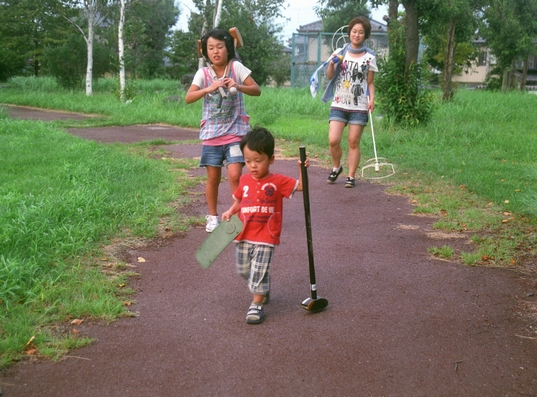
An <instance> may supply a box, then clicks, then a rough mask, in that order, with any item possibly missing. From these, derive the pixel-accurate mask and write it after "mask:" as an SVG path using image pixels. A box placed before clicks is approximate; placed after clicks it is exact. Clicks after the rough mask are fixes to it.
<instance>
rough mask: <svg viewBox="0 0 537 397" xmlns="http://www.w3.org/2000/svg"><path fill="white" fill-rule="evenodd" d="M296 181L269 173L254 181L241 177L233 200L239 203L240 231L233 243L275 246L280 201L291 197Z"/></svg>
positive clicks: (279, 226) (279, 229)
mask: <svg viewBox="0 0 537 397" xmlns="http://www.w3.org/2000/svg"><path fill="white" fill-rule="evenodd" d="M297 187H298V180H296V179H294V178H291V177H288V176H285V175H280V174H269V176H267V177H266V178H263V179H259V180H258V179H255V178H253V177H252V175H250V174H244V175H242V176H241V179H240V183H239V187H238V188H237V190H236V191H235V193H234V194H233V198H234V199H236V200H238V201H240V203H241V209H240V213H239V217H240V218H241V220H242V222H243V223H244V229H243V230H242V232H241V234H239V235H238V236H237V238H236V239H235V241H248V242H250V243H253V244H263V245H270V246H276V245H278V244H280V234H281V231H282V216H283V198H284V197H285V198H291V197H292V196H293V193H294V192H295V190H296V188H297Z"/></svg>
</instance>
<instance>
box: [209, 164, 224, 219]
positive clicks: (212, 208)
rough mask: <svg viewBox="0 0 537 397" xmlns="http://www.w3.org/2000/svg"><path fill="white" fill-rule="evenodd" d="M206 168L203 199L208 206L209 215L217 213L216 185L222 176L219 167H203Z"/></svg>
mask: <svg viewBox="0 0 537 397" xmlns="http://www.w3.org/2000/svg"><path fill="white" fill-rule="evenodd" d="M205 168H206V169H207V184H206V185H205V199H206V200H207V207H208V208H209V215H218V209H217V203H218V187H219V185H220V179H221V177H222V168H221V167H211V166H207V167H205Z"/></svg>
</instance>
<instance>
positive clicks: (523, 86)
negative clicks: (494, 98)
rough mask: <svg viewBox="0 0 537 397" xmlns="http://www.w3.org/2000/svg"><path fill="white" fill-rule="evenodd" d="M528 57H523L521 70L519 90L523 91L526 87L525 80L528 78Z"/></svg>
mask: <svg viewBox="0 0 537 397" xmlns="http://www.w3.org/2000/svg"><path fill="white" fill-rule="evenodd" d="M528 61H529V59H528V58H526V59H524V71H523V72H522V80H521V81H520V91H524V90H525V89H526V81H527V79H528V63H529V62H528Z"/></svg>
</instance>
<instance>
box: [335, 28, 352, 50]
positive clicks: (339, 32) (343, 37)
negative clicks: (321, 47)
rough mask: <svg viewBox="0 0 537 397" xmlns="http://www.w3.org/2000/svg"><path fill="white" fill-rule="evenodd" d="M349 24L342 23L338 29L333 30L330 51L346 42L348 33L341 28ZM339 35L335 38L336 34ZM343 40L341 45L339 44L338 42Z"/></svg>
mask: <svg viewBox="0 0 537 397" xmlns="http://www.w3.org/2000/svg"><path fill="white" fill-rule="evenodd" d="M348 27H349V25H343V26H342V27H340V28H339V29H338V30H336V31H335V32H334V34H333V35H332V52H334V51H336V49H337V48H341V47H343V46H344V45H345V44H347V39H348V38H349V35H348V34H347V33H344V32H343V30H345V29H346V28H348ZM337 35H339V37H338V38H337V40H336V36H337ZM341 41H343V45H340V42H341Z"/></svg>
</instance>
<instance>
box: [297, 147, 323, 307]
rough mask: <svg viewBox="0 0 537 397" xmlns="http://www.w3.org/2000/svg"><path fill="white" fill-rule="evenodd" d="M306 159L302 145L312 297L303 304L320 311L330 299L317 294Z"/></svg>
mask: <svg viewBox="0 0 537 397" xmlns="http://www.w3.org/2000/svg"><path fill="white" fill-rule="evenodd" d="M305 161H306V147H305V146H300V162H301V165H300V170H301V174H302V193H303V196H304V213H305V215H306V235H307V240H308V259H309V270H310V291H311V297H309V298H307V299H305V300H304V301H302V303H301V306H302V308H303V309H306V310H308V311H310V312H319V311H321V310H324V309H325V308H326V306H328V301H327V300H326V299H324V298H321V297H318V296H317V284H316V281H315V264H314V261H313V240H312V237H311V217H310V195H309V183H308V169H307V168H306V166H305V165H304V162H305Z"/></svg>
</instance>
